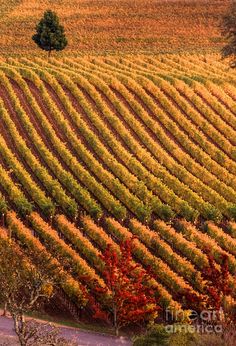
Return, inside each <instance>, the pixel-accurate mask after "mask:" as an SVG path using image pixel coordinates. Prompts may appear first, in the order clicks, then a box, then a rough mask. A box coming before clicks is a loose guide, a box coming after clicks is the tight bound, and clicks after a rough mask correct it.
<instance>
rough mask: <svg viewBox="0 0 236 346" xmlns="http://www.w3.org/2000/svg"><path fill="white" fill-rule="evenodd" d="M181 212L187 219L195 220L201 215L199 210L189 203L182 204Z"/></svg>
mask: <svg viewBox="0 0 236 346" xmlns="http://www.w3.org/2000/svg"><path fill="white" fill-rule="evenodd" d="M180 214H181V215H182V216H183V217H184V218H185V219H186V220H187V221H195V220H196V219H197V218H198V216H199V212H198V211H197V210H194V209H193V208H191V207H190V206H189V204H188V203H183V204H182V206H181V211H180Z"/></svg>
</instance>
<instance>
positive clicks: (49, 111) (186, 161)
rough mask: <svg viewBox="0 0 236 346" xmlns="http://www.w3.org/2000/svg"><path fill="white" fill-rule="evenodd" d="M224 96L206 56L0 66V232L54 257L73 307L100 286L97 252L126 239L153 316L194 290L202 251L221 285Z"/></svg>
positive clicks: (234, 77) (212, 60)
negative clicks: (152, 298)
mask: <svg viewBox="0 0 236 346" xmlns="http://www.w3.org/2000/svg"><path fill="white" fill-rule="evenodd" d="M235 95H236V74H235V73H234V72H232V71H229V70H228V68H227V66H226V65H224V64H223V63H222V62H219V59H218V57H217V56H214V55H209V56H206V57H204V58H202V57H199V56H184V55H183V56H181V55H170V56H167V55H166V56H159V57H156V58H150V57H142V56H137V57H136V58H134V57H132V59H131V58H130V57H129V56H127V57H124V58H118V57H88V58H77V59H76V58H73V59H71V58H70V59H69V58H65V59H63V60H62V59H61V60H59V59H58V60H56V59H51V60H50V62H46V61H45V60H41V59H39V58H35V59H26V58H22V59H18V60H16V59H12V58H10V59H8V60H5V61H2V62H1V65H0V153H1V155H0V193H1V203H0V207H1V208H2V210H3V209H4V208H3V207H4V203H5V201H6V202H7V204H8V209H9V210H13V211H11V212H9V211H8V212H7V214H6V217H3V219H2V223H3V226H4V225H6V227H7V228H8V230H9V231H10V232H11V234H12V235H13V237H14V238H15V239H16V240H17V241H19V242H20V243H24V244H25V246H26V247H29V248H30V249H31V250H32V249H33V250H34V251H35V252H36V253H37V252H38V253H39V255H42V254H43V255H44V256H49V254H50V253H51V254H53V256H54V257H55V259H54V260H55V261H57V262H60V261H61V265H62V267H63V266H64V269H62V271H60V272H59V273H58V275H59V279H60V282H61V287H62V289H63V291H64V294H65V295H66V296H67V298H69V299H70V300H71V301H72V302H73V304H75V306H76V304H77V305H79V304H80V298H81V296H83V292H84V289H85V286H86V287H88V286H89V287H88V288H89V289H90V290H92V289H93V285H95V284H96V285H97V286H98V287H101V288H102V287H104V285H105V283H104V280H103V277H102V272H103V270H102V268H103V266H104V263H103V261H102V259H101V257H100V255H101V253H102V251H103V250H104V249H105V248H106V247H107V245H108V244H112V245H113V247H114V248H115V249H117V251H119V247H118V244H119V243H120V242H122V241H124V240H126V239H132V238H133V237H134V236H135V240H134V247H133V258H134V261H137V262H139V263H141V265H142V266H143V267H145V268H148V267H151V268H152V270H153V272H154V273H155V274H156V275H157V277H158V280H156V281H155V285H156V287H157V291H158V292H159V293H160V297H161V298H160V301H161V304H162V306H166V305H170V306H171V307H172V308H173V309H180V308H181V301H180V295H181V294H183V293H184V292H185V291H186V290H190V291H191V292H193V293H196V294H198V293H201V292H202V290H203V279H202V277H201V270H202V269H203V268H204V266H206V264H207V257H206V254H205V249H206V247H207V248H209V249H211V250H212V254H213V256H214V259H215V261H216V262H217V263H220V262H221V255H223V254H227V256H228V258H229V268H230V273H231V277H230V278H229V279H230V282H231V284H232V285H233V277H234V275H235V272H236V257H235V256H236V240H235V228H236V226H235V224H234V221H235V219H236V174H235V173H236V160H235V159H236V150H235V142H236V140H235V138H236V136H235V134H236V120H235V119H236V108H235V101H236V100H235V98H236V96H235ZM15 212H16V213H15ZM21 220H22V221H21ZM173 220H174V221H173ZM169 221H170V222H169ZM68 267H69V268H71V270H70V272H67V270H66V268H68ZM85 278H86V279H85ZM235 294H236V292H235V288H234V290H233V293H232V295H233V298H234V296H235ZM96 298H97V297H96V294H95V299H96ZM105 301H106V300H105V297H104V299H102V301H101V299H100V301H99V298H98V304H101V305H102V306H103V304H105V303H104V302H105Z"/></svg>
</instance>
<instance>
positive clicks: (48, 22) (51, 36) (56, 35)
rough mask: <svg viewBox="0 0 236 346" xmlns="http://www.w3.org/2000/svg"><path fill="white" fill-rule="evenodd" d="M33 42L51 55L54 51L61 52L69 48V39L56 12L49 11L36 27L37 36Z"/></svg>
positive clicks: (34, 36)
mask: <svg viewBox="0 0 236 346" xmlns="http://www.w3.org/2000/svg"><path fill="white" fill-rule="evenodd" d="M32 39H33V41H34V42H35V43H36V44H37V45H38V46H39V47H40V48H41V49H43V50H46V51H47V52H48V53H49V56H50V53H51V51H52V50H56V51H60V50H63V49H64V48H65V47H66V46H67V43H68V42H67V38H66V36H65V33H64V27H63V26H62V25H60V23H59V18H58V16H57V15H56V13H55V12H52V11H51V10H48V11H46V12H45V13H44V16H43V18H42V19H41V20H40V22H39V23H38V25H37V26H36V34H35V35H33V37H32Z"/></svg>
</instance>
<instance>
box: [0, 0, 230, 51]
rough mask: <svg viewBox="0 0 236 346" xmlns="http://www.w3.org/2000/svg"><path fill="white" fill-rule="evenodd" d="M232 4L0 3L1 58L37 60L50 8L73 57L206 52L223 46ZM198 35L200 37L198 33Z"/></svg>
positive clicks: (215, 0)
mask: <svg viewBox="0 0 236 346" xmlns="http://www.w3.org/2000/svg"><path fill="white" fill-rule="evenodd" d="M230 3H231V1H230V0H207V1H206V0H197V1H196V0H167V1H162V0H110V1H105V0H96V1H91V0H70V1H68V0H53V1H52V0H37V1H36V0H0V8H1V13H0V41H1V46H0V52H1V56H8V55H9V54H10V55H11V56H26V55H29V56H33V55H34V54H37V48H36V46H35V45H34V43H33V41H32V40H31V36H32V30H33V28H34V27H35V25H36V23H37V20H38V18H39V17H40V16H41V15H42V13H43V12H44V11H46V10H48V9H49V8H50V9H52V10H53V11H55V12H56V13H58V15H59V17H60V18H61V20H62V24H63V25H64V26H65V28H66V34H67V35H68V40H69V45H68V48H67V49H66V51H65V53H64V54H68V56H71V55H72V54H73V55H76V56H77V55H78V54H81V52H82V54H84V53H85V54H86V52H87V53H88V52H89V54H91V51H92V52H93V54H95V55H97V54H98V53H99V54H103V53H105V52H106V53H107V52H112V53H114V52H116V53H117V52H118V51H119V52H121V53H122V52H125V53H127V52H129V53H135V52H139V53H140V52H148V53H149V54H152V53H153V52H154V53H156V52H170V51H171V52H177V51H178V52H179V51H182V52H185V51H191V52H193V51H194V52H196V51H199V52H202V51H206V50H207V51H208V50H209V51H212V50H213V51H215V50H217V49H218V48H220V47H222V45H223V40H222V37H221V35H220V33H219V28H218V26H219V20H220V19H221V17H222V14H223V13H224V12H226V10H227V7H228V5H229V4H230ZM196 33H197V35H196Z"/></svg>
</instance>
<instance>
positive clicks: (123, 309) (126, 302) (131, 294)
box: [95, 240, 160, 334]
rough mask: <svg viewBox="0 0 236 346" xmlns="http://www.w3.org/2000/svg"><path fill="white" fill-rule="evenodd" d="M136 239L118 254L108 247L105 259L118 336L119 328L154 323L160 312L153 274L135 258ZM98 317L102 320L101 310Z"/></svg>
mask: <svg viewBox="0 0 236 346" xmlns="http://www.w3.org/2000/svg"><path fill="white" fill-rule="evenodd" d="M132 246H133V244H132V240H128V241H125V242H123V243H122V244H121V245H120V254H118V253H117V252H116V251H115V250H114V249H113V247H112V246H111V245H108V246H107V248H106V250H105V251H104V253H103V255H102V256H101V258H102V260H103V261H104V263H105V266H104V272H103V277H104V280H105V282H106V285H107V286H106V288H105V289H102V290H101V289H97V291H98V290H100V292H101V294H104V290H106V293H107V295H108V296H109V300H110V301H109V302H108V306H109V310H108V312H107V315H106V316H107V317H108V318H109V319H111V320H112V322H113V324H114V328H115V330H116V334H118V332H119V329H120V328H122V327H124V326H126V325H128V324H135V323H146V322H150V321H152V320H154V319H155V318H156V317H157V313H158V311H159V310H160V307H159V305H158V298H157V297H156V292H155V289H154V287H153V286H152V283H151V279H152V274H151V273H150V272H149V270H145V269H143V268H141V266H140V265H139V264H137V263H134V261H133V259H132V255H131V253H132ZM95 317H100V315H99V312H98V310H97V311H96V314H95Z"/></svg>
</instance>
